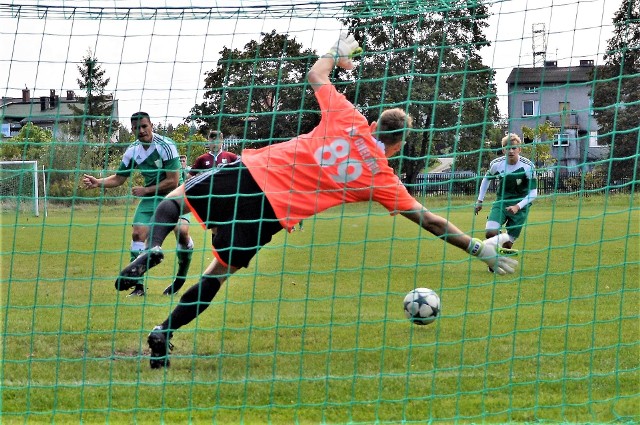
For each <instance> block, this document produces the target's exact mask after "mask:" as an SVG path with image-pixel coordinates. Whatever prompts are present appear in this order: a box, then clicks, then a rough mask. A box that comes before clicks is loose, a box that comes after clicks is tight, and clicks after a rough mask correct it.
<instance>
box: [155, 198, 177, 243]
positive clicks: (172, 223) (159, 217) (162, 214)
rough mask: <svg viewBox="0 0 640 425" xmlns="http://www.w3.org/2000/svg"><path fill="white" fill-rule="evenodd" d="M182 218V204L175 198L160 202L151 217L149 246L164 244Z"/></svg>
mask: <svg viewBox="0 0 640 425" xmlns="http://www.w3.org/2000/svg"><path fill="white" fill-rule="evenodd" d="M179 219H180V205H178V202H177V201H176V200H174V199H164V200H163V201H162V202H160V203H159V204H158V207H157V208H156V212H155V213H154V214H153V218H152V219H151V223H152V224H151V229H150V230H149V248H153V247H155V246H162V242H164V240H165V239H166V238H167V236H168V235H169V233H171V231H172V230H173V229H174V228H175V227H176V224H178V220H179Z"/></svg>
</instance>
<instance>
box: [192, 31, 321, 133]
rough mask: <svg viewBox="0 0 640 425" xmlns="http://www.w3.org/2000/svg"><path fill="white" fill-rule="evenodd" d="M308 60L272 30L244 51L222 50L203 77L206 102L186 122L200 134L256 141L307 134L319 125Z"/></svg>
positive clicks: (309, 56)
mask: <svg viewBox="0 0 640 425" xmlns="http://www.w3.org/2000/svg"><path fill="white" fill-rule="evenodd" d="M312 60H314V53H313V52H312V51H311V50H308V49H307V50H302V45H301V44H299V43H298V42H297V41H296V40H295V38H290V36H289V35H281V34H277V33H276V32H275V30H274V31H272V32H270V33H262V34H261V40H259V41H255V40H253V41H251V42H249V43H247V44H246V45H245V46H244V50H243V51H240V50H237V49H234V50H231V49H228V48H226V47H224V48H223V50H222V51H221V52H220V60H218V65H217V68H216V69H213V70H211V71H209V72H207V73H206V78H205V86H204V88H205V90H206V91H205V94H204V99H205V100H204V102H202V103H201V104H199V105H195V106H194V107H193V108H192V110H191V116H190V117H189V118H187V120H186V122H187V123H190V122H192V121H194V122H195V123H196V124H197V125H198V127H199V131H200V132H201V134H206V133H207V132H208V131H209V130H222V131H223V132H224V134H225V136H236V137H238V138H241V139H251V140H254V141H256V142H257V141H260V140H267V141H268V142H269V143H276V142H281V141H285V140H289V139H291V138H293V137H295V136H297V135H299V134H302V133H306V132H309V131H310V130H311V129H312V128H313V127H314V126H315V125H316V124H317V123H318V122H319V114H318V113H317V112H315V111H316V110H317V108H318V106H317V102H316V101H315V98H314V97H313V92H312V91H311V90H307V88H308V86H307V85H306V84H305V76H306V73H307V70H308V69H309V67H310V65H311V61H312ZM310 110H311V111H314V112H305V111H310ZM251 144H253V143H249V145H251Z"/></svg>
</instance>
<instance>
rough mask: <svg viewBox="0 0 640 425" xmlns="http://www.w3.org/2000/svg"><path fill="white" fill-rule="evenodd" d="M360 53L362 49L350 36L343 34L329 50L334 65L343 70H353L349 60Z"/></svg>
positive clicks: (351, 62)
mask: <svg viewBox="0 0 640 425" xmlns="http://www.w3.org/2000/svg"><path fill="white" fill-rule="evenodd" d="M361 53H362V48H360V45H359V44H358V42H357V41H356V39H355V38H354V37H353V35H352V34H347V33H346V32H343V33H341V34H340V38H339V39H338V41H336V44H334V45H333V47H332V48H331V49H330V50H329V54H330V55H332V56H333V57H334V58H335V60H336V64H337V65H338V66H339V67H341V68H344V69H353V68H354V66H355V65H354V64H353V61H352V60H351V59H353V58H354V57H355V56H358V55H359V54H361Z"/></svg>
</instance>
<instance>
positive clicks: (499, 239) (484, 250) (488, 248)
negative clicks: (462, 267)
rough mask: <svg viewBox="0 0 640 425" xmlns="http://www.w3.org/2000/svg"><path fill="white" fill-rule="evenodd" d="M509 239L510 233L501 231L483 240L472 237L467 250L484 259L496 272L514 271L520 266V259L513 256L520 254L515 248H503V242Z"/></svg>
mask: <svg viewBox="0 0 640 425" xmlns="http://www.w3.org/2000/svg"><path fill="white" fill-rule="evenodd" d="M508 240H509V235H507V234H505V233H501V234H499V235H497V236H494V237H492V238H489V239H486V240H484V241H481V240H480V239H476V238H474V239H471V243H470V244H469V248H468V249H467V251H468V252H469V254H471V255H473V256H474V257H478V258H479V259H481V260H482V261H484V262H485V263H486V264H487V265H488V266H489V267H490V268H491V269H492V270H493V272H494V273H497V274H507V273H513V272H514V271H515V270H516V267H518V260H516V259H515V258H513V257H514V256H516V255H518V251H517V250H515V249H506V248H502V244H503V243H505V242H506V241H508Z"/></svg>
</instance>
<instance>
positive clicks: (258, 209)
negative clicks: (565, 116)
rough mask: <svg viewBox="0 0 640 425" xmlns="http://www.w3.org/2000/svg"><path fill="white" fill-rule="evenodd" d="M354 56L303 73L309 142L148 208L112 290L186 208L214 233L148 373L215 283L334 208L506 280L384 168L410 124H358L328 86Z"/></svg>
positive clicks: (346, 53)
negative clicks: (395, 228) (363, 215)
mask: <svg viewBox="0 0 640 425" xmlns="http://www.w3.org/2000/svg"><path fill="white" fill-rule="evenodd" d="M359 52H361V49H360V48H359V45H358V42H357V41H356V40H355V39H354V37H353V36H352V35H349V36H347V35H344V34H343V35H341V36H340V38H339V40H338V41H337V42H336V44H335V45H334V46H333V48H332V49H331V50H330V51H329V53H327V54H325V55H323V56H322V57H320V58H319V59H318V60H317V61H316V63H315V64H314V65H313V67H312V68H311V69H310V70H309V72H308V74H307V81H308V82H309V84H310V85H311V87H312V88H313V90H314V92H315V96H316V98H317V100H318V103H319V104H320V108H321V111H322V118H321V121H320V124H319V125H318V126H317V127H316V128H314V129H313V130H312V131H311V132H310V133H308V134H303V135H301V136H299V137H296V138H294V139H292V140H290V141H288V142H283V143H278V144H272V145H269V146H266V147H264V148H261V149H257V150H254V149H245V150H244V151H243V152H242V155H241V158H240V160H238V161H236V162H235V163H232V164H228V165H226V166H225V167H222V168H215V169H212V170H210V171H208V172H206V173H202V174H199V175H197V176H195V177H193V178H191V179H189V180H188V181H187V182H186V183H185V184H183V185H182V186H180V187H178V188H177V189H175V190H174V191H172V192H171V193H170V194H169V195H167V197H166V199H165V200H164V201H162V202H161V203H160V204H159V205H158V208H157V209H156V213H155V217H154V220H152V222H154V223H155V224H154V226H153V229H152V230H151V232H150V235H151V239H150V240H149V244H148V246H149V247H150V249H149V250H148V251H147V252H146V253H145V254H143V255H141V256H140V257H138V258H137V259H136V260H135V261H133V262H132V263H131V264H130V265H129V266H127V267H126V268H125V269H124V270H122V272H121V273H120V277H119V282H120V286H123V285H126V284H128V283H127V282H129V280H130V281H131V284H133V283H134V282H135V279H136V278H137V277H139V276H141V275H142V274H143V273H145V272H146V271H147V269H148V268H151V267H154V266H155V265H157V264H158V263H160V261H162V259H163V253H162V248H161V246H162V243H163V241H164V240H165V238H166V237H167V236H168V235H169V233H170V232H171V229H173V227H174V226H175V224H176V223H177V221H178V218H179V217H180V214H181V213H182V212H183V211H184V209H185V207H188V208H189V210H191V212H192V213H193V215H194V216H195V217H196V218H197V219H198V220H199V221H200V223H201V224H202V225H203V226H204V227H217V232H216V234H215V237H214V239H213V252H214V257H215V258H214V259H213V261H212V262H211V264H210V265H209V266H208V267H207V268H206V270H205V271H204V274H203V275H202V277H201V278H200V281H199V282H198V283H197V284H195V285H194V286H192V287H191V288H190V289H188V290H187V291H186V292H185V293H184V294H183V295H182V297H181V298H180V302H179V303H178V305H177V306H176V307H175V308H174V310H173V311H172V312H171V314H170V315H169V317H167V319H166V320H165V321H164V322H162V323H161V324H159V325H158V326H156V327H155V328H154V329H153V330H152V331H151V333H150V334H149V337H148V343H149V347H150V349H151V361H150V364H151V367H152V368H161V367H167V366H169V357H168V354H169V351H170V348H171V344H170V342H169V340H170V339H171V338H172V336H173V333H174V332H175V331H176V330H177V329H179V328H181V327H183V326H185V325H187V324H189V323H190V322H192V321H193V320H194V319H195V318H196V317H197V316H198V315H199V314H200V313H202V312H203V311H204V310H205V309H206V308H207V307H208V306H209V305H210V303H211V302H212V300H213V298H214V297H215V296H216V294H217V293H218V291H219V289H220V287H221V285H222V284H223V282H224V281H225V280H226V279H227V278H228V277H229V276H230V275H232V274H233V273H235V272H236V271H237V270H238V269H240V268H242V267H247V265H248V264H249V261H250V260H251V259H252V258H253V257H254V256H255V255H256V253H257V252H258V251H259V250H260V248H261V247H262V246H264V245H265V244H267V243H268V242H269V241H271V238H272V236H273V235H275V234H276V233H278V232H279V231H281V230H282V229H287V230H288V231H291V229H293V227H294V226H295V225H296V224H297V223H299V222H300V221H301V220H303V219H305V218H307V217H310V216H312V215H314V214H317V213H319V212H321V211H324V210H326V209H328V208H331V207H333V206H336V205H340V204H344V203H351V202H371V201H375V202H378V203H380V204H381V205H383V206H384V207H385V208H386V209H387V210H388V211H389V212H390V213H391V214H400V215H403V216H404V217H406V218H408V219H409V220H411V221H413V222H414V223H416V224H418V225H419V226H421V227H422V228H424V229H426V230H427V231H429V232H430V233H432V234H434V235H436V236H438V237H440V238H441V239H442V240H444V241H445V242H447V243H449V244H451V245H454V246H456V247H458V248H460V249H462V250H465V251H467V252H468V253H470V254H471V255H473V256H475V257H478V258H479V259H480V260H482V261H484V262H485V263H486V264H487V265H489V266H490V267H492V268H493V270H495V272H496V273H498V274H506V273H513V272H514V270H515V268H516V267H517V265H518V262H517V260H516V259H514V258H511V257H509V256H505V255H501V254H498V252H497V251H498V247H499V246H501V242H502V237H501V236H498V237H496V238H492V239H489V240H485V241H481V240H479V239H473V238H471V237H470V236H468V235H466V234H464V233H463V232H462V231H460V230H459V229H458V228H457V227H456V226H455V225H454V224H452V223H450V222H448V221H447V220H446V219H445V218H443V217H440V216H438V215H436V214H434V213H432V212H430V211H429V210H428V209H426V208H425V207H424V206H422V204H420V202H418V201H417V200H416V199H414V198H413V197H412V196H411V195H410V194H409V193H408V191H407V189H406V188H405V187H404V185H403V184H402V183H401V182H400V179H399V178H398V176H397V175H396V174H395V173H394V170H393V169H392V168H391V167H390V166H389V164H388V158H390V157H392V156H393V155H395V154H396V153H398V152H399V151H400V150H401V149H402V145H403V143H404V137H405V133H406V132H407V131H408V130H409V129H410V128H411V125H412V119H411V117H410V116H409V115H408V114H407V113H406V112H405V111H404V110H402V109H399V108H394V109H389V110H386V111H384V112H382V114H381V115H380V117H379V119H378V120H377V121H376V122H372V123H370V124H369V123H368V122H367V120H366V118H365V117H364V116H363V115H362V114H361V113H360V112H359V111H358V109H357V108H356V107H355V106H354V105H353V104H352V103H351V102H349V101H348V100H347V99H346V98H345V96H343V95H342V94H340V93H338V91H337V90H336V88H335V87H334V86H333V85H332V84H331V81H330V79H329V75H330V74H331V72H332V70H333V68H334V67H335V66H339V67H341V68H344V69H352V68H353V67H354V64H353V62H352V58H353V57H354V55H355V54H357V53H359Z"/></svg>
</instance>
